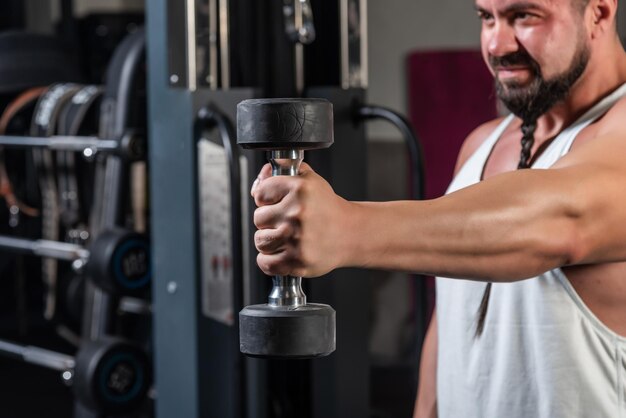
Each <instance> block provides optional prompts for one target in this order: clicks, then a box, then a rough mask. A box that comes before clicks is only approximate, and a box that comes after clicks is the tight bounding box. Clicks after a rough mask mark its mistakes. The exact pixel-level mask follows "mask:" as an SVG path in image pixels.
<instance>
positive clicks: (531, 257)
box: [348, 170, 580, 281]
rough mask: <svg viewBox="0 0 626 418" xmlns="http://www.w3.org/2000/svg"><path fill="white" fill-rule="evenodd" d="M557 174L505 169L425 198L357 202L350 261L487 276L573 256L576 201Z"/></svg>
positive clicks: (509, 274) (512, 275) (508, 277)
mask: <svg viewBox="0 0 626 418" xmlns="http://www.w3.org/2000/svg"><path fill="white" fill-rule="evenodd" d="M572 193H574V194H575V192H574V191H573V190H568V189H565V191H564V190H563V184H562V179H561V178H560V177H559V175H558V173H548V171H547V170H525V171H524V172H517V173H508V174H504V175H501V176H497V177H494V178H492V179H490V180H487V181H484V182H481V183H479V184H477V185H474V186H471V187H468V188H465V189H463V190H460V191H458V192H455V193H452V194H450V195H448V196H445V197H442V198H439V199H436V200H430V201H423V202H414V201H409V202H407V201H403V202H386V203H370V202H363V203H354V213H353V215H352V222H354V224H355V226H356V227H355V228H352V231H354V232H353V233H352V234H351V235H350V236H349V238H348V239H351V240H352V244H351V245H350V246H349V247H350V248H353V249H354V251H353V252H352V253H351V255H350V261H349V262H348V264H351V265H355V266H360V267H368V268H380V269H393V270H405V271H416V272H421V273H428V274H433V275H438V276H445V277H455V278H468V279H477V280H490V281H512V280H518V279H523V278H528V277H532V276H534V275H536V274H539V273H541V272H544V271H547V270H549V269H551V268H554V267H557V266H561V265H565V264H568V263H570V262H571V259H572V257H573V256H574V255H573V253H574V250H573V249H574V248H577V245H576V243H577V241H578V237H576V236H575V235H576V234H577V233H578V228H577V223H578V222H579V218H580V216H579V214H578V213H577V209H578V207H577V206H576V204H575V203H574V201H575V196H572V195H571V194H572Z"/></svg>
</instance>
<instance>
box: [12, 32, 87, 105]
mask: <svg viewBox="0 0 626 418" xmlns="http://www.w3.org/2000/svg"><path fill="white" fill-rule="evenodd" d="M0 57H1V59H0V94H5V93H15V92H19V91H22V90H25V89H28V88H31V87H39V86H46V85H48V84H50V83H57V82H60V81H66V82H69V81H80V80H81V79H82V76H81V74H80V70H79V65H78V60H77V59H76V56H75V55H74V54H73V51H71V50H70V48H68V45H66V44H65V43H63V42H62V41H61V40H59V39H58V38H55V37H53V36H48V35H42V34H35V33H26V32H18V31H10V32H4V33H2V34H0Z"/></svg>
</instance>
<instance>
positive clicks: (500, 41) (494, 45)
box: [483, 21, 519, 57]
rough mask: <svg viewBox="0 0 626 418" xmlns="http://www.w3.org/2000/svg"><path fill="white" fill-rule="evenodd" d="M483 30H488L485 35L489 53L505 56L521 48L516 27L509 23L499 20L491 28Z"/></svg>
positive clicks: (495, 55)
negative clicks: (516, 34)
mask: <svg viewBox="0 0 626 418" xmlns="http://www.w3.org/2000/svg"><path fill="white" fill-rule="evenodd" d="M483 30H486V31H487V32H486V33H484V36H486V45H487V52H489V55H491V56H494V57H503V56H505V55H508V54H511V53H513V52H517V51H518V50H519V44H518V42H517V37H516V36H515V29H514V28H513V27H512V26H510V25H508V24H507V23H505V22H503V21H497V22H496V23H495V24H494V25H493V26H492V27H491V28H489V29H483Z"/></svg>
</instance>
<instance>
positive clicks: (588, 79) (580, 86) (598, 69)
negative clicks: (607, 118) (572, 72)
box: [536, 40, 626, 137]
mask: <svg viewBox="0 0 626 418" xmlns="http://www.w3.org/2000/svg"><path fill="white" fill-rule="evenodd" d="M616 42H617V43H618V44H619V41H617V40H616ZM608 51H611V53H608ZM607 63H610V64H608V65H607ZM624 83H626V53H625V52H624V50H623V49H622V47H621V45H618V46H616V47H615V48H610V49H608V48H607V53H601V52H598V53H596V54H595V55H592V57H591V58H590V61H589V63H588V65H587V68H586V69H585V72H584V73H583V74H582V76H581V77H580V78H579V79H578V81H576V83H575V84H574V86H572V89H571V91H570V94H569V95H568V97H567V99H565V100H564V101H563V102H561V103H558V104H557V105H555V106H554V107H553V108H552V109H550V110H549V111H548V112H546V113H544V114H543V115H541V116H540V117H539V119H537V131H536V132H537V134H536V135H537V136H538V137H552V136H555V135H556V134H558V133H559V132H561V131H562V130H563V129H564V128H566V127H567V126H569V125H571V124H572V123H574V122H575V121H576V120H577V119H578V118H579V117H581V116H582V115H583V114H584V113H585V112H586V111H588V110H589V109H590V108H592V107H593V106H594V105H595V104H596V103H598V102H599V101H600V100H601V99H602V98H604V97H605V96H607V95H608V94H610V93H611V92H613V91H614V90H615V89H617V88H618V87H619V86H621V85H622V84H624Z"/></svg>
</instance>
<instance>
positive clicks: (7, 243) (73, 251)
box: [0, 235, 89, 261]
mask: <svg viewBox="0 0 626 418" xmlns="http://www.w3.org/2000/svg"><path fill="white" fill-rule="evenodd" d="M0 250H8V251H11V252H14V253H18V254H29V255H36V256H39V257H50V258H54V259H56V260H66V261H74V260H81V259H82V260H87V259H88V258H89V250H86V249H85V248H83V247H81V246H79V245H74V244H68V243H65V242H58V241H48V240H43V239H39V240H28V239H22V238H14V237H7V236H2V235H0Z"/></svg>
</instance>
